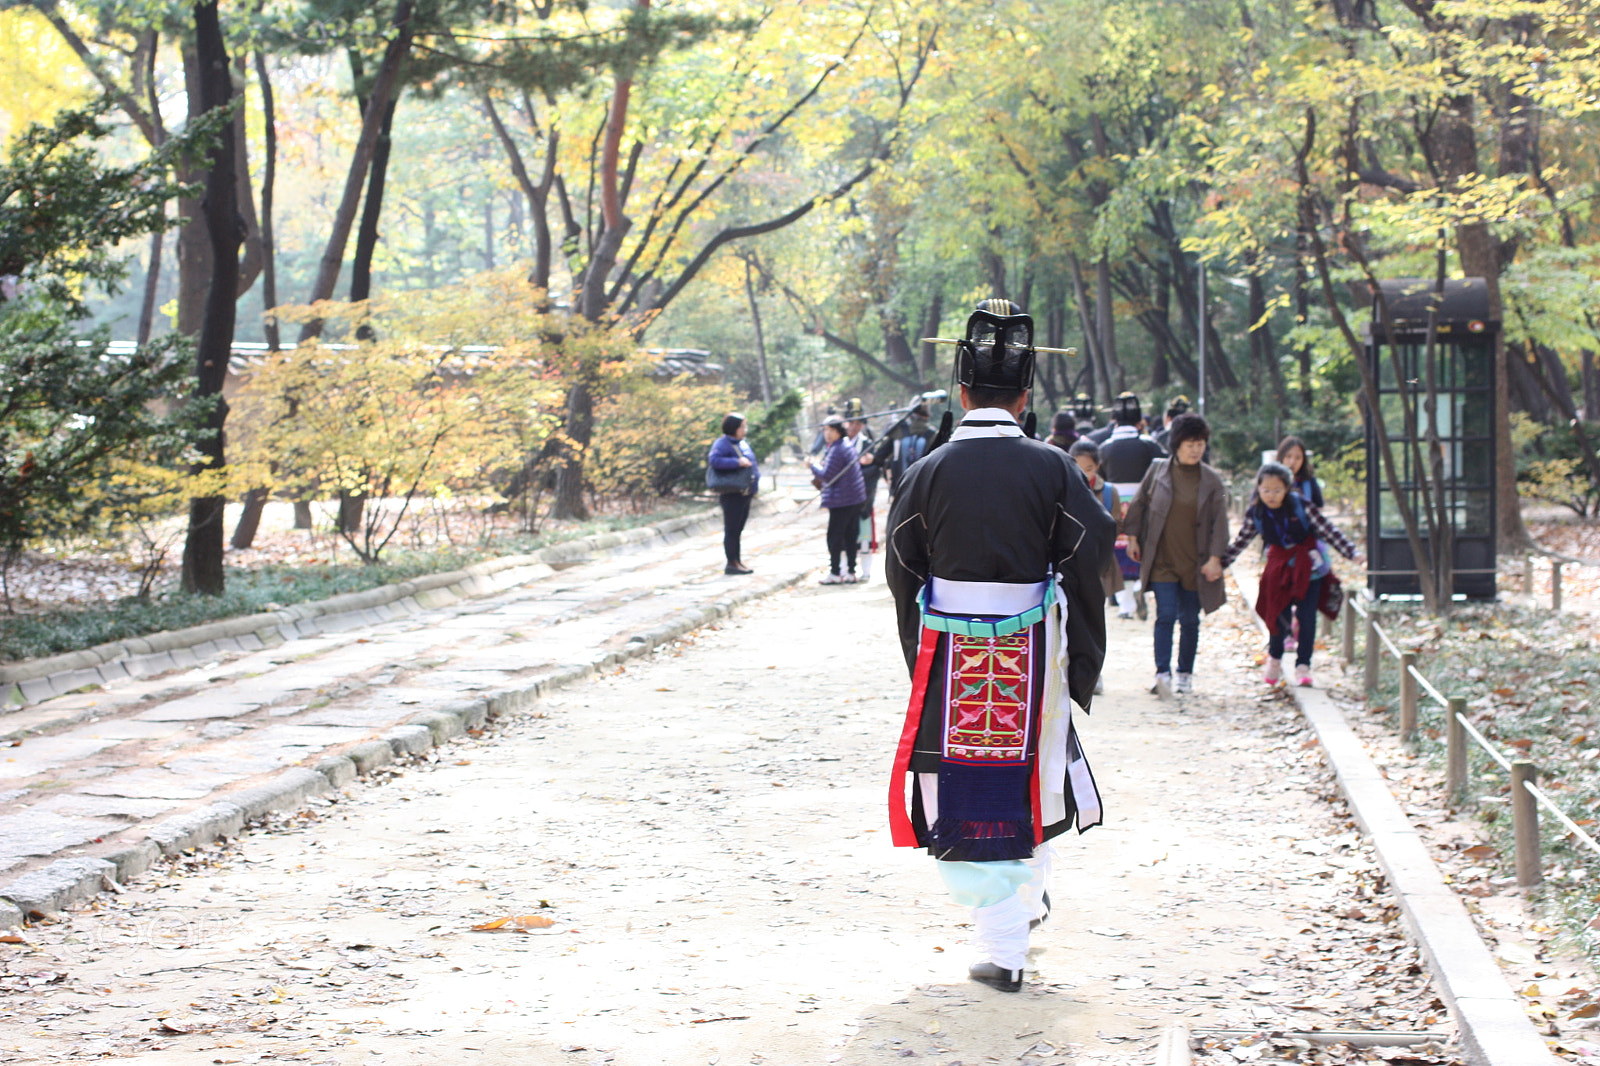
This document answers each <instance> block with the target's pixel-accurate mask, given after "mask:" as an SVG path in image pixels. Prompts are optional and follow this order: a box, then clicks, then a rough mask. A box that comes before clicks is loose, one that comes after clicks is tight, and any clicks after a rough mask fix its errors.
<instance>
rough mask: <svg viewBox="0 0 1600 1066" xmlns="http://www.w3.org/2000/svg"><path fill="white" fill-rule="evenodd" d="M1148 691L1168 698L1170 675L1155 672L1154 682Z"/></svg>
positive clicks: (1170, 683) (1165, 698)
mask: <svg viewBox="0 0 1600 1066" xmlns="http://www.w3.org/2000/svg"><path fill="white" fill-rule="evenodd" d="M1150 691H1151V692H1153V693H1155V694H1156V695H1157V696H1159V697H1160V698H1161V699H1164V700H1170V699H1171V698H1172V675H1171V674H1157V675H1156V683H1155V684H1153V685H1151V686H1150Z"/></svg>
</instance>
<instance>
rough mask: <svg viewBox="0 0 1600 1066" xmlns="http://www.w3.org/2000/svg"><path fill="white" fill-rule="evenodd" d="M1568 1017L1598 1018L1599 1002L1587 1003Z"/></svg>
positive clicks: (1599, 1015) (1599, 1012)
mask: <svg viewBox="0 0 1600 1066" xmlns="http://www.w3.org/2000/svg"><path fill="white" fill-rule="evenodd" d="M1567 1017H1568V1018H1600V1003H1587V1004H1585V1005H1583V1006H1581V1007H1579V1008H1578V1009H1577V1010H1575V1011H1573V1012H1572V1013H1571V1014H1569V1015H1567Z"/></svg>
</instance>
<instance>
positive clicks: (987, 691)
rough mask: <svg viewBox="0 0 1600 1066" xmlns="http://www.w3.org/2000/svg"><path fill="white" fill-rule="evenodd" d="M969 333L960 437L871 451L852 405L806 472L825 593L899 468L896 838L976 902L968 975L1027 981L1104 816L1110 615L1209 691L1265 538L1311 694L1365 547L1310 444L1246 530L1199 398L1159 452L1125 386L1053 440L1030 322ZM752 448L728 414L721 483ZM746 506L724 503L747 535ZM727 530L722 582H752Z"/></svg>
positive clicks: (1271, 597)
mask: <svg viewBox="0 0 1600 1066" xmlns="http://www.w3.org/2000/svg"><path fill="white" fill-rule="evenodd" d="M953 343H956V344H958V345H959V347H958V352H957V357H956V380H957V381H958V382H959V384H960V401H961V406H962V408H963V409H964V411H965V416H964V417H963V418H962V419H961V421H960V423H959V425H958V426H954V427H953V428H952V426H951V423H950V422H949V421H948V420H947V421H946V423H945V425H944V427H942V428H941V429H940V431H939V433H938V434H937V435H935V434H932V433H931V432H929V431H928V429H927V422H926V412H925V411H924V412H922V417H921V421H920V424H919V425H918V428H917V429H916V432H915V433H914V434H912V433H910V432H909V431H908V432H907V433H902V434H900V437H901V438H902V439H901V440H899V441H898V442H889V441H879V442H877V443H876V444H874V443H873V440H872V437H871V435H870V433H869V432H867V431H866V429H865V421H864V418H861V419H852V418H850V417H849V416H850V415H852V414H855V415H861V414H862V412H861V411H860V409H859V406H856V407H854V408H847V410H846V412H845V415H844V416H839V415H833V416H831V417H830V418H829V419H828V420H827V421H826V422H824V424H823V426H822V432H821V437H822V440H821V445H822V447H821V449H820V452H821V454H820V455H819V456H818V458H817V460H816V462H814V463H813V464H812V468H811V469H812V473H813V475H814V484H815V485H816V487H817V488H818V489H820V500H821V503H822V505H823V506H824V507H825V508H827V509H828V511H829V521H828V541H827V544H828V556H829V571H828V574H827V576H826V577H824V578H823V583H824V584H845V583H848V582H850V581H853V580H856V577H857V573H858V570H857V567H858V565H861V559H862V554H861V549H860V546H861V544H862V542H863V541H866V542H867V543H868V544H869V546H870V544H871V541H872V540H875V539H876V527H875V525H873V524H872V520H871V517H870V506H871V499H872V495H873V488H874V486H873V482H874V481H875V478H874V477H873V475H874V474H878V473H880V472H884V473H887V474H888V477H889V479H890V509H889V516H888V522H887V524H886V526H885V529H884V537H883V539H884V542H885V545H886V553H885V568H884V569H885V575H884V576H885V580H886V582H887V584H888V586H889V589H890V591H891V593H892V594H893V597H894V602H895V610H896V622H897V628H898V631H899V637H900V643H901V648H902V650H903V651H904V654H905V660H906V666H907V668H908V670H909V672H910V679H911V691H910V697H909V700H908V702H907V709H906V715H905V720H904V725H903V727H902V730H901V734H900V739H899V743H898V744H897V745H896V749H895V757H894V769H893V773H892V775H891V778H890V789H889V801H890V802H889V824H890V829H891V837H892V842H893V843H894V845H896V846H900V847H918V848H925V849H927V851H928V853H929V854H930V856H932V857H933V858H934V859H936V860H937V869H938V871H939V874H940V877H941V879H942V880H943V882H944V884H945V886H946V888H947V889H948V890H949V892H950V897H951V899H952V900H953V901H955V902H956V903H958V904H960V905H962V906H965V907H968V908H970V910H971V915H972V923H973V930H974V933H973V942H974V945H975V946H976V948H977V949H978V952H979V955H980V958H979V960H978V961H977V962H975V963H974V964H973V965H972V966H971V967H970V968H969V971H968V973H969V976H970V977H971V979H972V980H974V981H977V982H979V983H981V984H984V985H988V986H990V987H992V988H995V989H998V990H1000V991H1003V992H1016V991H1019V990H1020V989H1021V987H1022V982H1023V970H1024V967H1025V965H1026V958H1027V950H1028V942H1029V937H1030V935H1031V932H1032V930H1033V929H1034V928H1036V927H1037V926H1038V925H1039V924H1040V923H1042V922H1044V921H1046V920H1048V919H1049V917H1050V912H1051V900H1050V894H1049V875H1050V868H1051V864H1052V862H1053V851H1052V844H1051V841H1052V840H1054V839H1055V838H1057V837H1059V836H1061V835H1062V834H1064V833H1066V832H1068V831H1069V830H1071V829H1072V828H1074V827H1076V829H1077V830H1078V831H1079V832H1083V831H1085V830H1087V829H1089V828H1092V827H1094V826H1096V825H1098V824H1100V823H1101V821H1102V819H1103V811H1102V806H1103V804H1102V798H1101V794H1100V791H1099V788H1098V786H1097V785H1096V783H1095V779H1094V775H1093V773H1092V771H1091V770H1090V767H1089V762H1088V759H1087V756H1086V755H1085V753H1084V747H1083V744H1082V741H1081V738H1080V736H1079V732H1078V727H1077V721H1076V719H1077V717H1078V715H1080V714H1083V715H1086V714H1087V713H1088V712H1089V711H1090V709H1091V706H1092V702H1093V699H1094V696H1095V694H1096V693H1097V692H1099V691H1101V690H1102V689H1101V685H1100V678H1101V672H1102V668H1103V666H1104V663H1105V653H1106V646H1107V639H1106V636H1107V634H1106V609H1107V604H1108V603H1115V604H1116V605H1117V608H1118V613H1119V614H1124V613H1126V614H1127V615H1128V616H1130V617H1131V616H1132V615H1133V614H1134V613H1135V612H1136V611H1138V610H1139V609H1140V606H1142V600H1137V599H1134V598H1133V597H1134V596H1135V593H1136V592H1137V593H1138V594H1146V593H1147V594H1149V595H1150V596H1152V597H1153V598H1154V601H1155V607H1156V611H1155V614H1156V617H1155V627H1154V641H1153V644H1154V658H1155V663H1154V666H1155V675H1156V676H1155V686H1154V688H1155V691H1157V692H1159V693H1161V694H1162V695H1171V694H1174V693H1179V694H1181V693H1185V692H1189V691H1192V689H1193V687H1194V684H1195V680H1194V678H1195V660H1196V654H1197V649H1198V645H1199V635H1200V617H1201V615H1202V613H1209V612H1211V611H1214V610H1216V609H1217V608H1218V607H1220V606H1221V605H1222V603H1223V602H1224V601H1225V594H1224V591H1223V583H1222V582H1223V572H1224V570H1225V568H1226V567H1227V566H1228V565H1229V564H1231V563H1232V562H1233V561H1234V560H1235V559H1237V558H1238V557H1239V555H1240V553H1241V552H1243V551H1244V550H1245V549H1246V548H1247V547H1248V546H1249V545H1250V544H1251V542H1252V541H1253V540H1254V539H1255V538H1256V537H1258V536H1259V537H1260V538H1262V540H1263V541H1264V542H1265V544H1266V562H1265V566H1264V570H1263V574H1262V579H1261V584H1260V595H1259V597H1258V600H1257V604H1256V610H1257V612H1258V613H1259V614H1260V615H1261V616H1262V618H1263V619H1264V620H1265V621H1266V623H1267V626H1268V628H1269V631H1270V633H1271V636H1270V638H1269V642H1268V654H1267V657H1266V667H1265V669H1264V671H1263V680H1265V681H1266V682H1268V683H1269V684H1277V683H1279V682H1280V681H1281V680H1282V678H1283V667H1282V660H1283V658H1284V656H1286V655H1287V654H1288V653H1289V651H1290V650H1291V649H1292V650H1293V651H1294V652H1295V674H1296V679H1297V680H1298V681H1299V682H1300V683H1301V684H1310V663H1311V652H1312V649H1313V646H1314V643H1315V640H1316V611H1317V608H1318V607H1319V606H1320V607H1323V608H1325V609H1326V608H1328V607H1330V606H1336V605H1337V601H1338V598H1339V596H1340V594H1341V593H1340V590H1339V588H1338V581H1337V578H1336V577H1335V576H1334V575H1333V572H1332V568H1331V566H1329V560H1328V552H1329V551H1330V550H1332V551H1338V552H1340V553H1341V554H1343V555H1345V556H1346V557H1351V558H1353V557H1354V556H1355V548H1354V546H1353V545H1351V544H1350V542H1349V541H1348V540H1347V539H1346V538H1345V537H1344V536H1343V535H1342V534H1340V533H1339V531H1338V530H1337V529H1336V528H1334V527H1333V525H1332V524H1331V523H1329V522H1328V520H1327V519H1326V518H1325V517H1323V515H1322V513H1321V510H1320V504H1321V492H1320V488H1319V486H1318V485H1317V483H1316V479H1315V477H1314V476H1313V474H1312V471H1311V464H1310V462H1309V461H1308V455H1307V452H1306V448H1305V444H1304V443H1303V442H1302V441H1300V440H1299V439H1297V438H1293V437H1290V438H1286V439H1285V440H1284V441H1283V442H1281V443H1280V445H1279V448H1278V454H1277V457H1276V461H1274V462H1271V463H1267V464H1265V465H1263V466H1262V467H1261V469H1260V470H1259V471H1258V472H1257V475H1256V478H1255V485H1254V488H1253V491H1252V495H1251V500H1250V503H1249V505H1248V507H1247V508H1246V510H1245V513H1244V517H1243V519H1242V520H1241V522H1240V525H1239V528H1238V530H1237V532H1236V533H1235V534H1234V535H1233V537H1232V539H1231V540H1230V539H1229V524H1228V514H1227V507H1226V503H1227V492H1226V487H1225V485H1224V483H1223V481H1222V478H1221V476H1220V475H1219V474H1218V473H1217V472H1216V470H1214V469H1213V468H1212V467H1211V466H1210V465H1209V463H1208V462H1207V454H1208V450H1209V446H1210V443H1211V427H1210V425H1209V424H1208V423H1207V422H1206V420H1205V419H1204V418H1203V417H1202V416H1201V415H1199V414H1198V413H1195V412H1192V411H1190V410H1188V404H1187V401H1186V400H1184V399H1183V398H1182V397H1178V398H1176V399H1175V400H1174V402H1172V403H1170V404H1168V406H1167V411H1166V416H1165V417H1164V418H1163V424H1162V426H1161V427H1160V430H1159V435H1160V439H1159V440H1158V439H1157V435H1155V434H1150V433H1149V432H1147V430H1148V427H1147V426H1146V425H1145V422H1144V418H1143V416H1142V412H1141V411H1140V408H1139V403H1138V399H1137V397H1134V396H1133V395H1132V394H1124V395H1123V396H1121V397H1118V400H1117V403H1116V405H1115V409H1114V412H1113V419H1112V423H1111V425H1109V426H1108V427H1106V428H1104V429H1103V430H1096V429H1095V428H1094V427H1093V426H1092V424H1091V419H1092V413H1093V412H1092V407H1093V405H1092V404H1086V403H1082V402H1078V401H1076V400H1075V402H1074V405H1073V408H1072V409H1070V410H1067V411H1063V412H1061V413H1060V414H1058V415H1057V416H1056V418H1055V419H1054V420H1053V422H1052V425H1051V433H1050V435H1049V438H1048V441H1040V440H1037V439H1033V438H1032V436H1031V434H1030V433H1029V432H1028V431H1026V430H1025V429H1024V425H1025V424H1031V423H1028V422H1026V421H1025V420H1024V418H1023V414H1024V412H1025V411H1026V410H1027V406H1028V400H1029V392H1030V387H1031V385H1032V378H1033V362H1034V357H1035V351H1036V349H1035V348H1034V346H1033V343H1032V319H1031V318H1030V317H1029V316H1028V315H1026V314H1024V313H1023V312H1022V310H1021V308H1019V307H1017V306H1016V305H1015V304H1012V303H1010V302H1009V301H1007V300H1003V299H991V300H985V301H983V302H982V303H980V304H979V305H978V307H977V309H976V310H974V311H973V313H972V315H971V317H970V318H969V319H968V322H967V328H966V333H965V335H964V337H963V339H961V340H960V341H956V342H953ZM854 421H860V422H861V423H862V424H861V426H860V427H859V428H857V429H855V431H854V432H852V426H851V423H852V422H854ZM885 436H886V437H891V436H894V434H886V435H885ZM1097 437H1098V438H1099V439H1096V438H1097ZM907 438H909V439H907ZM747 449H748V445H746V444H745V443H744V442H743V420H742V418H739V417H738V416H734V415H730V416H729V420H728V421H726V422H725V423H724V426H723V437H722V438H720V439H719V440H718V442H717V443H716V444H715V445H713V447H712V450H711V456H710V462H709V464H708V471H707V480H708V483H710V482H711V481H712V480H714V479H715V478H718V477H721V478H725V479H728V480H729V481H730V483H733V481H734V479H738V478H741V477H743V476H747V475H748V474H750V473H752V472H754V470H755V458H754V456H753V455H750V454H747ZM750 492H751V493H753V489H752V490H750ZM864 507H865V508H866V510H865V511H864V510H863V508H864ZM748 510H749V507H748V501H746V502H745V503H743V504H742V505H741V504H739V503H733V504H731V505H730V504H728V503H727V502H725V503H724V514H726V515H728V516H730V517H729V521H730V523H732V522H734V521H735V520H737V522H739V523H742V521H743V515H745V514H747V513H748ZM864 517H865V518H866V521H867V527H866V529H865V531H863V526H862V522H863V518H864ZM730 536H731V540H728V541H727V545H726V547H727V553H728V556H727V557H728V567H729V570H728V572H729V573H746V572H748V570H749V568H748V567H745V566H744V564H743V562H742V560H740V558H739V554H738V550H739V543H738V534H737V531H736V530H735V531H734V532H732V533H731V534H730ZM1124 564H1126V567H1127V569H1124ZM864 569H865V568H864V565H863V566H862V572H863V573H864ZM1174 639H1176V644H1177V648H1176V659H1175V661H1174V648H1173V644H1174Z"/></svg>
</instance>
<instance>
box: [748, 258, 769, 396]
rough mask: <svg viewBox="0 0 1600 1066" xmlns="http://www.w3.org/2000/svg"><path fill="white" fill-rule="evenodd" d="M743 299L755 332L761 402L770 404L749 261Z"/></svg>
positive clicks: (758, 306)
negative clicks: (747, 306)
mask: <svg viewBox="0 0 1600 1066" xmlns="http://www.w3.org/2000/svg"><path fill="white" fill-rule="evenodd" d="M744 298H745V299H746V300H747V301H749V303H750V324H751V325H752V326H754V327H755V331H756V366H757V368H758V369H759V370H760V371H761V402H762V404H763V405H770V404H771V403H772V379H771V378H770V377H768V376H767V338H766V334H765V333H764V332H763V331H762V329H761V304H760V303H758V302H757V301H756V286H755V279H754V278H753V277H752V276H751V270H750V260H748V259H746V260H745V261H744Z"/></svg>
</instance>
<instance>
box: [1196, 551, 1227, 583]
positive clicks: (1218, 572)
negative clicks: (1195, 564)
mask: <svg viewBox="0 0 1600 1066" xmlns="http://www.w3.org/2000/svg"><path fill="white" fill-rule="evenodd" d="M1200 576H1201V577H1203V578H1205V579H1206V580H1207V581H1221V580H1222V560H1221V559H1219V558H1217V557H1216V556H1215V555H1213V556H1212V557H1211V558H1209V559H1207V560H1206V562H1205V565H1204V566H1202V567H1201V568H1200Z"/></svg>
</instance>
